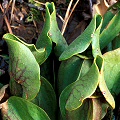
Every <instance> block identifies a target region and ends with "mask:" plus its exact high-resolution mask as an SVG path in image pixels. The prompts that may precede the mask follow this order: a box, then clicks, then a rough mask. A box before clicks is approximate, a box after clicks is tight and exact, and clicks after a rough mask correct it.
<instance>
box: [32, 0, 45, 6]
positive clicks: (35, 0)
mask: <svg viewBox="0 0 120 120" xmlns="http://www.w3.org/2000/svg"><path fill="white" fill-rule="evenodd" d="M33 1H34V2H36V3H38V4H41V5H45V3H42V2H39V1H37V0H33Z"/></svg>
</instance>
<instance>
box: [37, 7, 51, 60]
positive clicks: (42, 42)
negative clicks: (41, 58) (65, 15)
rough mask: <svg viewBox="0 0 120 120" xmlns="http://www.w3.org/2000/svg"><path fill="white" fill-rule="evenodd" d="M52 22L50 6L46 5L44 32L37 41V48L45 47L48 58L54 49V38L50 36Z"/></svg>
mask: <svg viewBox="0 0 120 120" xmlns="http://www.w3.org/2000/svg"><path fill="white" fill-rule="evenodd" d="M50 22H51V20H50V11H49V8H48V7H47V6H46V16H45V23H44V26H43V30H42V33H41V34H40V35H39V37H38V40H37V42H36V47H37V49H40V48H44V49H45V50H46V54H45V58H46V59H47V58H48V56H49V55H50V53H51V50H52V40H51V38H50V37H49V30H50Z"/></svg>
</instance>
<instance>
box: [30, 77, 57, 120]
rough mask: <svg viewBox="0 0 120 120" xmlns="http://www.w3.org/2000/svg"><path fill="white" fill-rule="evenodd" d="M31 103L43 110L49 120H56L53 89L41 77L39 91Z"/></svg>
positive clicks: (55, 103)
mask: <svg viewBox="0 0 120 120" xmlns="http://www.w3.org/2000/svg"><path fill="white" fill-rule="evenodd" d="M32 102H33V103H35V104H36V105H38V106H40V107H41V108H42V109H43V110H45V111H46V113H47V114H48V115H49V117H50V118H51V120H56V105H57V102H56V95H55V92H54V89H53V87H52V86H51V84H50V83H49V82H48V81H47V80H46V79H45V78H44V77H41V87H40V91H39V93H38V95H37V96H36V98H35V99H34V100H32Z"/></svg>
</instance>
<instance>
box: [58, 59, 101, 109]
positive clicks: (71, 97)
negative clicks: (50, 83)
mask: <svg viewBox="0 0 120 120" xmlns="http://www.w3.org/2000/svg"><path fill="white" fill-rule="evenodd" d="M96 59H97V58H96ZM96 59H95V60H94V63H93V64H92V66H91V67H90V69H89V71H88V72H87V73H86V74H85V75H84V76H83V77H81V78H78V79H77V81H75V82H74V83H72V84H70V85H69V86H68V87H66V88H65V90H64V91H63V92H62V93H61V96H60V103H61V105H62V102H63V100H65V99H66V100H67V101H66V105H65V108H66V109H67V110H69V111H71V110H75V109H77V108H79V107H80V106H81V105H82V103H83V101H84V100H85V99H86V98H88V97H90V96H91V95H92V94H93V93H94V92H95V90H96V88H97V85H98V82H99V81H98V78H99V70H98V67H97V65H96ZM62 106H63V105H62Z"/></svg>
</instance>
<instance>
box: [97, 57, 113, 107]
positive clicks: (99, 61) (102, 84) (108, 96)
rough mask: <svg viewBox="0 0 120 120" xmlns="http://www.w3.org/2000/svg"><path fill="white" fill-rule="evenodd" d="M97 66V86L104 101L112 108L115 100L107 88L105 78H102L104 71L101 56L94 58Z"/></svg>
mask: <svg viewBox="0 0 120 120" xmlns="http://www.w3.org/2000/svg"><path fill="white" fill-rule="evenodd" d="M96 63H97V66H98V68H99V88H100V91H101V93H102V95H103V96H104V98H105V99H106V101H107V102H108V103H109V104H110V105H111V107H112V108H113V109H114V108H115V101H114V98H113V96H112V95H111V93H110V91H109V90H108V88H107V86H106V83H105V80H104V72H103V67H104V60H103V58H102V57H101V56H97V60H96Z"/></svg>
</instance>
